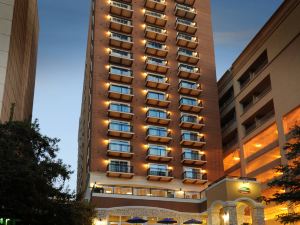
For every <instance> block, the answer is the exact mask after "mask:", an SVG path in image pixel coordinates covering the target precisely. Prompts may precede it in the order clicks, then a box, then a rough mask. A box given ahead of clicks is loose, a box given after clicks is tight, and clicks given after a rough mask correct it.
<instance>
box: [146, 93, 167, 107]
mask: <svg viewBox="0 0 300 225" xmlns="http://www.w3.org/2000/svg"><path fill="white" fill-rule="evenodd" d="M146 103H147V104H149V105H154V106H160V107H168V106H169V104H170V101H169V97H168V95H167V94H162V93H155V92H148V93H147V95H146Z"/></svg>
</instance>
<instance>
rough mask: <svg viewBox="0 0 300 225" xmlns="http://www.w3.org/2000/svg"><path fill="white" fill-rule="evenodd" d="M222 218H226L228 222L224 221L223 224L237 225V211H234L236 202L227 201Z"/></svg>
mask: <svg viewBox="0 0 300 225" xmlns="http://www.w3.org/2000/svg"><path fill="white" fill-rule="evenodd" d="M224 213H225V215H224V216H225V217H224V219H225V220H226V219H228V222H227V221H225V224H228V225H238V222H237V214H236V213H237V211H236V203H235V202H231V201H228V202H226V203H225V205H224Z"/></svg>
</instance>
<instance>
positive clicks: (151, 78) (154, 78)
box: [147, 73, 166, 83]
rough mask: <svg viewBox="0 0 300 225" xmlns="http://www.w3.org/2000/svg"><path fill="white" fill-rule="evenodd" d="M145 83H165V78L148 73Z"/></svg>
mask: <svg viewBox="0 0 300 225" xmlns="http://www.w3.org/2000/svg"><path fill="white" fill-rule="evenodd" d="M147 81H153V82H156V83H166V77H165V76H161V75H157V74H153V73H149V74H147Z"/></svg>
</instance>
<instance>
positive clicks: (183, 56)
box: [176, 48, 200, 65]
mask: <svg viewBox="0 0 300 225" xmlns="http://www.w3.org/2000/svg"><path fill="white" fill-rule="evenodd" d="M176 59H177V60H178V61H180V62H183V63H190V64H194V65H195V64H197V63H198V62H199V60H200V58H199V54H198V52H195V51H191V50H188V49H185V48H178V51H177V58H176Z"/></svg>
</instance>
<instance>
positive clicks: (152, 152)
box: [147, 147, 170, 157]
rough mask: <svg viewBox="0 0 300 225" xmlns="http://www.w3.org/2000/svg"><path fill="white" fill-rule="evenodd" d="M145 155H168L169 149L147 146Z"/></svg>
mask: <svg viewBox="0 0 300 225" xmlns="http://www.w3.org/2000/svg"><path fill="white" fill-rule="evenodd" d="M147 155H148V156H162V157H168V156H170V151H168V150H166V149H161V148H155V147H149V148H148V150H147Z"/></svg>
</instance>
